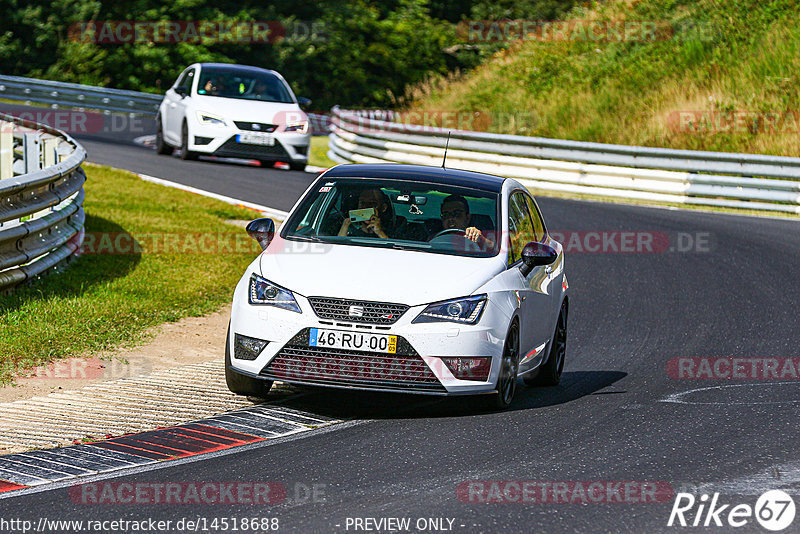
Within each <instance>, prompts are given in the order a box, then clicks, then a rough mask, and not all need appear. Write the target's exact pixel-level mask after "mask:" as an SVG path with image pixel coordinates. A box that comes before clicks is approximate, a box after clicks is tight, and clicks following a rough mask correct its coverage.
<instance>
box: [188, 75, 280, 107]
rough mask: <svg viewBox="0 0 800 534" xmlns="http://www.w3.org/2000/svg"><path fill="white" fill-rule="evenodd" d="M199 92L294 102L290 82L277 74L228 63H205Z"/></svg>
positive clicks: (264, 100) (198, 86) (225, 96)
mask: <svg viewBox="0 0 800 534" xmlns="http://www.w3.org/2000/svg"><path fill="white" fill-rule="evenodd" d="M197 94H198V95H205V96H221V97H223V98H237V99H240V100H260V101H262V102H281V103H285V104H288V103H292V102H294V100H293V99H292V95H291V93H290V92H289V89H288V88H287V87H286V84H285V83H284V82H283V81H282V80H281V79H280V78H278V77H277V76H275V75H274V74H270V73H268V72H258V71H245V70H239V69H229V68H224V67H204V68H203V69H202V72H201V73H200V81H199V83H198V85H197Z"/></svg>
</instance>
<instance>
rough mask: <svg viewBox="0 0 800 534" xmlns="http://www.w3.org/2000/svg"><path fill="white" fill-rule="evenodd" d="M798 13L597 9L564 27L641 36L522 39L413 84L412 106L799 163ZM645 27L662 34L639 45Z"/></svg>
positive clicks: (543, 130)
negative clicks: (461, 70)
mask: <svg viewBox="0 0 800 534" xmlns="http://www.w3.org/2000/svg"><path fill="white" fill-rule="evenodd" d="M799 13H800V12H798V11H797V8H796V5H795V2H794V1H790V0H770V1H764V0H722V1H713V0H683V1H676V0H670V1H663V0H638V1H636V0H611V1H608V2H602V3H599V2H594V3H592V4H591V5H589V6H588V7H579V8H576V9H574V10H573V11H572V12H571V13H569V14H568V15H567V16H566V17H565V19H570V20H597V21H612V26H613V27H616V28H619V27H620V26H621V23H624V22H625V21H628V22H631V23H633V24H632V27H633V33H632V34H630V35H631V36H632V37H633V39H632V40H629V41H623V42H614V41H615V38H614V36H613V34H611V37H612V39H611V40H610V42H603V41H600V42H598V41H594V40H592V39H588V38H583V37H582V35H585V34H581V33H577V34H576V35H575V37H574V38H573V39H572V40H550V41H547V40H545V41H535V40H527V41H516V42H515V43H513V44H512V45H511V46H510V47H509V48H508V49H507V50H506V51H504V52H501V53H499V54H497V55H496V56H495V57H494V58H492V59H491V60H490V61H488V62H486V63H485V64H483V65H482V66H481V67H479V68H477V69H476V70H475V71H473V72H470V73H468V74H466V75H463V76H456V77H451V78H449V79H444V78H440V79H438V80H434V81H431V82H430V83H427V84H424V85H422V86H419V87H417V88H416V89H415V93H414V97H415V102H416V103H415V105H414V107H415V108H416V109H420V110H453V111H464V110H470V111H475V110H481V111H485V112H486V113H489V114H494V115H495V116H496V117H508V116H511V115H513V116H514V117H516V119H517V120H515V121H509V120H498V121H494V124H493V123H492V120H491V119H492V117H491V116H490V117H489V121H488V122H489V127H488V129H489V130H490V131H502V132H503V133H515V134H520V135H534V136H543V137H552V138H560V139H574V140H581V141H596V142H605V143H619V144H627V145H645V146H661V147H671V148H685V149H695V150H715V151H730V152H750V153H762V154H777V155H786V156H798V155H800V149H798V147H799V146H800V116H798V110H800V53H799V52H800V25H799V24H798V20H800V14H799ZM642 21H644V22H654V23H655V25H656V31H655V32H654V35H655V38H648V39H645V40H639V39H641V37H637V35H639V36H641V35H642V31H641V24H638V23H640V22H642ZM637 27H638V31H637ZM502 114H507V115H502ZM692 117H693V118H692ZM733 119H735V122H732V121H733Z"/></svg>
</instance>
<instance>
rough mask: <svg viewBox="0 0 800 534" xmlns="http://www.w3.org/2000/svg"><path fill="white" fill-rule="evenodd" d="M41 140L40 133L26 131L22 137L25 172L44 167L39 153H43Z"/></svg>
mask: <svg viewBox="0 0 800 534" xmlns="http://www.w3.org/2000/svg"><path fill="white" fill-rule="evenodd" d="M40 149H41V140H40V139H39V134H38V133H26V134H25V135H24V136H23V138H22V157H23V161H24V162H25V174H29V173H32V172H35V171H38V170H41V168H42V162H41V158H40V156H39V154H40V153H41V150H40Z"/></svg>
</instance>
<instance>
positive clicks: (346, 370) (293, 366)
mask: <svg viewBox="0 0 800 534" xmlns="http://www.w3.org/2000/svg"><path fill="white" fill-rule="evenodd" d="M308 333H309V329H305V330H303V331H301V332H300V333H299V334H298V335H296V336H295V337H294V338H292V340H291V341H289V343H288V344H287V345H286V346H285V347H283V348H282V349H281V350H280V351H279V352H278V354H276V355H275V357H274V358H273V359H272V361H271V362H270V363H269V364H268V365H267V366H266V367H264V369H263V370H262V371H261V373H260V375H261V376H262V377H264V378H269V379H272V380H283V381H286V382H298V383H304V384H313V385H320V386H339V387H354V388H363V389H384V390H393V391H408V392H428V393H447V390H446V389H445V388H444V386H442V384H441V382H439V380H438V379H437V378H436V376H435V375H434V374H433V372H432V371H431V370H430V368H429V367H428V366H427V365H426V364H425V362H424V361H423V360H422V358H421V357H420V356H419V354H418V353H417V352H416V351H415V350H414V348H413V347H411V345H410V344H409V343H408V341H406V340H405V339H403V338H402V337H399V336H398V338H397V354H385V353H382V352H365V351H355V350H346V349H333V348H329V347H309V346H308Z"/></svg>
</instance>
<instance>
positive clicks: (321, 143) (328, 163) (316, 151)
mask: <svg viewBox="0 0 800 534" xmlns="http://www.w3.org/2000/svg"><path fill="white" fill-rule="evenodd" d="M308 164H309V165H316V166H317V167H325V168H328V167H333V166H334V165H336V162H335V161H333V160H332V159H330V158H328V136H327V135H325V136H322V135H315V136H313V137H312V138H311V150H310V151H309V153H308Z"/></svg>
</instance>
